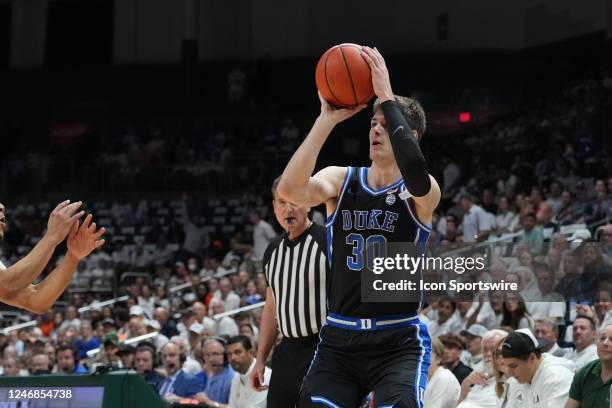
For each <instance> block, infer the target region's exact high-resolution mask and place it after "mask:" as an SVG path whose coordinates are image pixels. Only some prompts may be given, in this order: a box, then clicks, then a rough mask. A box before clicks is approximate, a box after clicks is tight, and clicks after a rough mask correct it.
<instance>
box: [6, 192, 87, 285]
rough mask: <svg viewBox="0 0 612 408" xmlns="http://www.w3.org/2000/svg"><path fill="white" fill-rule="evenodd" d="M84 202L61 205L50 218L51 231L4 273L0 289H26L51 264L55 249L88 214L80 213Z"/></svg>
mask: <svg viewBox="0 0 612 408" xmlns="http://www.w3.org/2000/svg"><path fill="white" fill-rule="evenodd" d="M81 204H82V203H81V202H80V201H77V202H75V203H72V204H70V200H66V201H64V202H62V203H60V204H58V206H57V207H55V209H54V210H53V211H52V212H51V214H50V215H49V221H48V223H47V232H46V233H45V235H44V236H43V237H42V238H41V239H40V241H38V243H37V244H36V245H35V246H34V248H32V250H31V251H30V252H29V253H28V254H27V255H26V256H25V257H23V258H22V259H21V260H19V262H16V263H15V264H14V265H12V266H10V267H8V268H7V269H5V270H3V271H0V288H2V290H5V291H8V292H10V291H16V290H20V289H23V288H26V287H27V286H28V285H30V284H31V283H32V282H33V281H34V280H35V279H36V278H37V277H38V276H39V275H40V274H41V272H42V271H43V269H44V268H45V267H46V266H47V264H48V263H49V260H50V259H51V256H52V255H53V251H55V247H57V246H58V245H59V244H60V243H61V242H62V241H63V240H64V239H65V238H66V235H68V232H69V231H70V228H71V227H72V226H73V225H74V223H78V221H77V220H78V218H80V217H81V216H82V215H83V214H84V212H83V211H78V209H79V208H80V207H81Z"/></svg>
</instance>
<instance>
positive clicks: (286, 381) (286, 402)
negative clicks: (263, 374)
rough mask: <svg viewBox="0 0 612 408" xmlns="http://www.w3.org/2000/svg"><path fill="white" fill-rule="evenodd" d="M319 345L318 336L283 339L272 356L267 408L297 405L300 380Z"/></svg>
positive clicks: (291, 407)
mask: <svg viewBox="0 0 612 408" xmlns="http://www.w3.org/2000/svg"><path fill="white" fill-rule="evenodd" d="M318 343H319V335H314V336H309V337H301V338H289V337H284V338H283V339H282V340H281V342H280V344H279V345H278V346H276V348H275V349H274V354H273V355H272V377H271V378H270V388H269V389H268V403H267V407H268V408H293V407H295V405H296V404H297V400H298V396H299V394H300V387H301V386H302V380H303V379H304V377H305V376H306V373H307V372H308V369H309V368H310V363H311V362H312V359H313V357H314V354H315V351H316V349H317V344H318Z"/></svg>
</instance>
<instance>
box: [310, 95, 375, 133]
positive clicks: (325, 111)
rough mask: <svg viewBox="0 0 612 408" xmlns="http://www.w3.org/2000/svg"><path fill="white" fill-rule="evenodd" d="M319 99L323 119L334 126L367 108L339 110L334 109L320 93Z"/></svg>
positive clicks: (359, 106)
mask: <svg viewBox="0 0 612 408" xmlns="http://www.w3.org/2000/svg"><path fill="white" fill-rule="evenodd" d="M319 99H320V100H321V117H322V118H324V119H327V120H329V121H331V122H332V123H333V124H334V125H336V124H338V123H340V122H342V121H343V120H346V119H348V118H350V117H351V116H353V115H355V114H356V113H357V112H360V111H361V110H363V108H365V107H366V106H368V105H366V104H363V105H357V106H355V107H354V108H347V109H337V108H334V107H333V106H332V105H331V104H330V103H329V102H327V101H326V100H325V98H323V96H322V95H321V93H320V92H319Z"/></svg>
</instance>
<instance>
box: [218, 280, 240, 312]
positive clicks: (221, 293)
mask: <svg viewBox="0 0 612 408" xmlns="http://www.w3.org/2000/svg"><path fill="white" fill-rule="evenodd" d="M213 299H219V300H221V301H222V302H223V309H225V311H226V312H229V311H230V310H235V309H238V308H239V307H240V296H238V295H237V294H236V293H235V292H234V291H233V290H232V282H231V281H230V280H229V278H221V280H220V281H219V290H218V291H216V292H215V293H214V294H213Z"/></svg>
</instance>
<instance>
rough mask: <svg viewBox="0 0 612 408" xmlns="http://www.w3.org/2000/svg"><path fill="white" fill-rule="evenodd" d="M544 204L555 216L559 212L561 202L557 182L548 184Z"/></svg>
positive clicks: (559, 187)
mask: <svg viewBox="0 0 612 408" xmlns="http://www.w3.org/2000/svg"><path fill="white" fill-rule="evenodd" d="M546 203H547V204H548V205H549V206H550V208H551V209H552V211H553V213H554V214H555V215H557V213H558V212H559V210H561V206H562V205H563V202H562V201H561V184H559V182H558V181H553V182H552V183H551V184H550V193H549V196H548V198H547V199H546Z"/></svg>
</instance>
